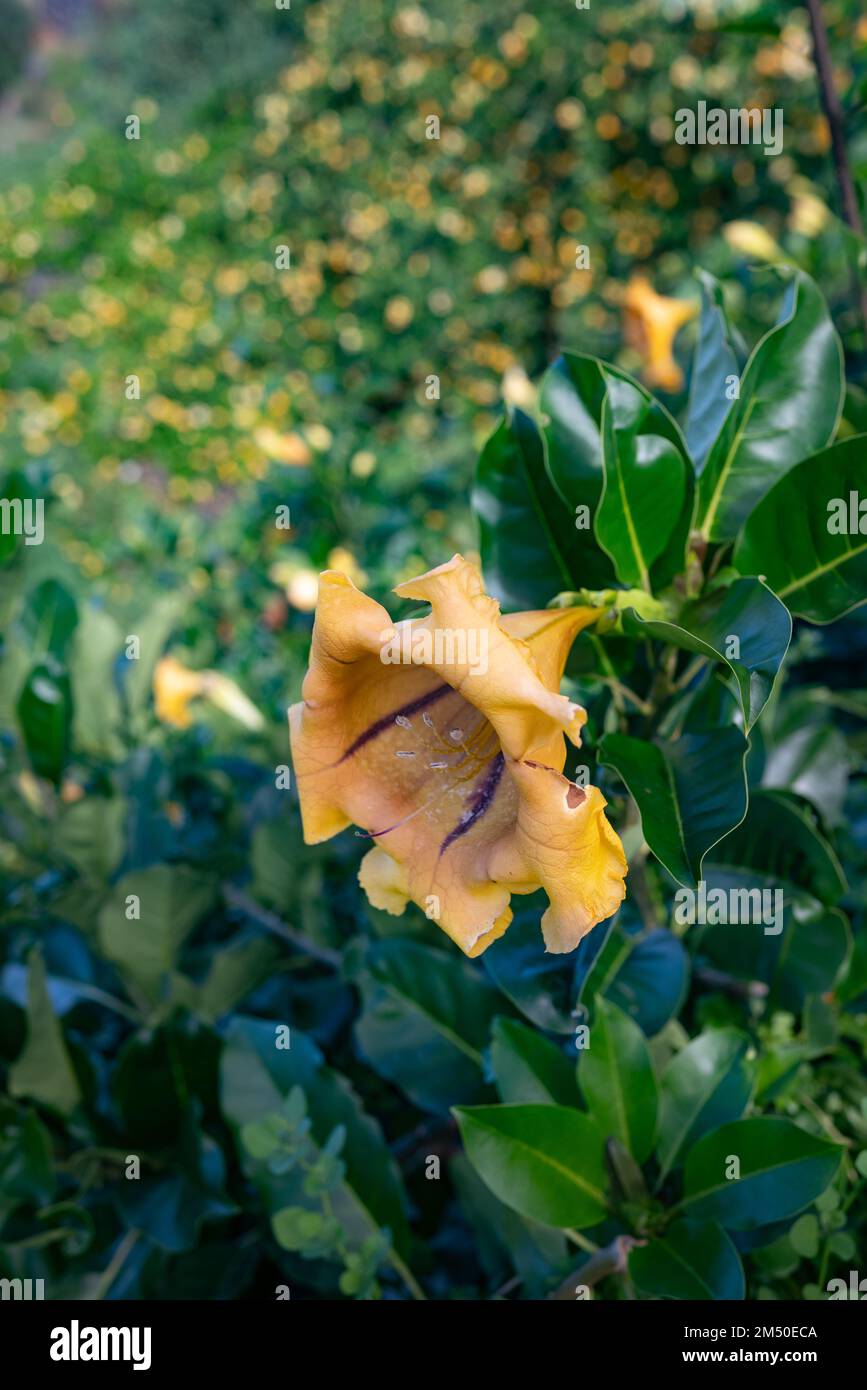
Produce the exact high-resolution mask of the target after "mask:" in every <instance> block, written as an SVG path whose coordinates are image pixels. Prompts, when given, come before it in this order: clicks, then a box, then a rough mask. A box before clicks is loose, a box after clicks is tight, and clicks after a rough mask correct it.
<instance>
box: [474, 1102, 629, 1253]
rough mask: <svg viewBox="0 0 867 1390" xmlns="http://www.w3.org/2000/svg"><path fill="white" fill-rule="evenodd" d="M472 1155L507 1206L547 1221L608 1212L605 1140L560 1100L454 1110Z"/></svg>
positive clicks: (588, 1219) (572, 1222) (597, 1217)
mask: <svg viewBox="0 0 867 1390" xmlns="http://www.w3.org/2000/svg"><path fill="white" fill-rule="evenodd" d="M455 1115H456V1117H457V1121H458V1125H459V1127H460V1131H461V1138H462V1139H463V1143H464V1148H465V1150H466V1154H467V1158H468V1159H469V1160H470V1163H472V1165H473V1167H474V1168H475V1169H476V1172H477V1173H478V1174H479V1175H480V1177H481V1178H483V1180H484V1181H485V1182H486V1183H487V1185H488V1187H489V1188H490V1189H491V1191H492V1192H493V1193H494V1195H495V1196H496V1197H499V1199H500V1201H501V1202H505V1204H506V1206H507V1207H512V1208H513V1210H515V1211H517V1212H519V1213H520V1214H521V1215H522V1216H526V1217H528V1218H529V1219H530V1220H531V1221H541V1222H542V1224H543V1225H546V1226H557V1227H560V1228H561V1229H562V1228H563V1227H569V1226H571V1227H579V1228H580V1227H581V1226H593V1225H595V1224H596V1223H597V1222H598V1221H601V1220H602V1218H603V1217H604V1216H605V1212H606V1204H605V1163H604V1139H603V1136H602V1135H601V1134H600V1132H599V1130H598V1129H597V1128H596V1126H595V1125H594V1124H593V1122H592V1121H591V1120H589V1119H588V1117H587V1116H586V1115H582V1114H581V1112H580V1111H578V1110H567V1109H566V1108H565V1107H564V1106H560V1105H479V1106H474V1107H472V1108H470V1109H463V1108H458V1109H456V1110H455Z"/></svg>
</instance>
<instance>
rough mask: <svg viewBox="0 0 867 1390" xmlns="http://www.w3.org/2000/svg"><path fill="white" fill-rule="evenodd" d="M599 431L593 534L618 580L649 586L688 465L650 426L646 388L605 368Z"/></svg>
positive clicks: (677, 514)
mask: <svg viewBox="0 0 867 1390" xmlns="http://www.w3.org/2000/svg"><path fill="white" fill-rule="evenodd" d="M605 379H606V384H607V394H606V398H605V402H604V404H603V407H602V420H601V435H602V459H603V465H604V472H605V485H604V488H603V491H602V497H601V499H600V501H599V506H598V508H597V510H596V516H595V523H594V525H595V531H596V539H597V540H598V542H599V544H600V545H601V547H602V549H603V550H604V551H605V553H606V554H607V555H609V556H610V557H611V561H612V563H613V565H614V569H615V571H616V574H617V578H618V579H619V580H620V582H621V583H622V584H627V585H631V586H634V587H640V588H643V589H647V590H649V589H650V571H651V567H652V565H653V563H654V561H655V560H657V559H659V557H660V555H661V554H662V553H663V551H664V550H665V548H666V545H667V544H668V542H669V540H670V538H671V536H672V533H673V531H674V529H675V526H676V525H677V522H678V519H679V517H680V514H681V511H682V509H683V504H684V499H685V497H686V477H687V465H686V461H685V460H684V457H683V454H682V453H681V451H680V449H679V448H678V447H677V446H676V445H675V444H674V443H673V442H672V440H671V439H669V438H666V437H665V436H664V435H660V434H655V433H653V432H652V430H651V429H650V427H649V426H650V420H651V417H652V409H651V403H650V401H649V399H648V397H647V395H646V393H645V392H643V391H641V390H640V389H639V388H638V387H637V386H633V385H632V384H631V383H630V382H628V381H624V380H623V379H622V378H621V377H619V376H618V375H617V374H616V373H611V374H610V375H609V374H607V373H606V378H605Z"/></svg>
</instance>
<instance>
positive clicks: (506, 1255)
mask: <svg viewBox="0 0 867 1390" xmlns="http://www.w3.org/2000/svg"><path fill="white" fill-rule="evenodd" d="M449 1177H450V1179H451V1181H452V1183H453V1184H454V1187H455V1190H456V1191H457V1194H458V1198H459V1200H460V1203H461V1206H462V1208H463V1211H464V1216H465V1217H466V1220H467V1223H468V1224H469V1226H470V1229H471V1231H472V1233H473V1237H474V1242H473V1243H474V1246H475V1251H476V1254H477V1255H478V1258H479V1259H480V1261H481V1263H482V1264H483V1266H484V1267H485V1269H486V1270H487V1271H488V1272H489V1273H490V1277H491V1280H492V1286H493V1287H494V1288H497V1287H499V1285H501V1284H502V1283H504V1282H505V1280H506V1279H507V1278H508V1275H509V1273H510V1272H511V1270H513V1269H514V1270H515V1271H516V1272H517V1273H518V1274H519V1275H520V1277H521V1280H522V1283H523V1286H524V1292H525V1294H526V1296H527V1297H528V1298H544V1297H545V1295H546V1294H547V1293H549V1292H550V1289H551V1283H552V1270H557V1269H559V1268H561V1267H563V1268H568V1266H567V1265H566V1260H567V1258H568V1249H569V1247H568V1245H567V1244H566V1238H565V1237H564V1236H563V1235H561V1233H560V1232H559V1231H555V1230H552V1228H551V1227H550V1226H542V1225H540V1223H539V1222H538V1221H528V1220H526V1219H525V1218H524V1217H523V1216H519V1215H518V1213H517V1212H516V1211H513V1210H512V1209H511V1207H507V1206H505V1205H504V1204H503V1203H502V1202H501V1201H499V1199H498V1198H497V1197H495V1196H494V1194H493V1192H491V1190H490V1188H489V1187H486V1186H485V1184H484V1183H483V1182H482V1180H481V1178H480V1177H479V1175H478V1173H477V1172H476V1171H475V1169H474V1168H473V1167H472V1165H471V1164H470V1163H468V1162H467V1159H466V1156H465V1155H464V1154H462V1153H458V1154H456V1155H455V1157H454V1158H453V1159H452V1160H451V1162H450V1163H449Z"/></svg>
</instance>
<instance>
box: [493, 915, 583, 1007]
mask: <svg viewBox="0 0 867 1390" xmlns="http://www.w3.org/2000/svg"><path fill="white" fill-rule="evenodd" d="M512 901H513V904H514V905H515V906H514V912H515V915H514V918H513V920H512V922H511V923H510V925H509V930H508V931H507V932H506V933H505V935H504V936H501V937H500V939H499V941H494V942H493V943H492V944H491V945H490V946H489V947H488V949H487V950H486V951H485V953H484V955H483V956H482V962H483V964H484V966H485V968H486V970H487V972H488V974H489V975H490V977H491V979H492V980H493V981H494V984H495V985H496V986H497V988H498V989H500V990H502V992H503V994H504V995H505V996H506V998H507V999H509V1000H511V1002H512V1003H513V1004H514V1005H515V1007H516V1008H517V1009H519V1010H520V1011H521V1013H522V1014H523V1015H524V1017H525V1018H528V1019H529V1020H530V1021H531V1023H535V1025H536V1027H537V1028H544V1029H545V1031H546V1032H548V1033H571V1032H573V1030H574V1028H575V1019H574V1016H573V1009H574V1008H575V999H576V995H577V992H578V986H577V984H576V980H575V974H576V961H575V960H573V958H572V957H571V956H555V955H551V954H550V953H549V952H548V951H546V950H545V943H544V941H543V940H542V929H541V927H540V925H539V923H540V920H541V916H542V913H543V911H544V910H545V904H544V902H543V901H542V895H541V894H536V895H535V901H534V900H532V899H530V900H525V901H524V902H523V903H522V902H521V900H520V899H518V900H517V903H516V900H515V899H513V900H512Z"/></svg>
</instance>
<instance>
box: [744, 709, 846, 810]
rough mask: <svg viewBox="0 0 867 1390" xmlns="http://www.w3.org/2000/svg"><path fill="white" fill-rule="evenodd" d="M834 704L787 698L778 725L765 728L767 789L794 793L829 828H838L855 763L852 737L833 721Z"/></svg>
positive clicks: (764, 784) (764, 780)
mask: <svg viewBox="0 0 867 1390" xmlns="http://www.w3.org/2000/svg"><path fill="white" fill-rule="evenodd" d="M831 713H832V712H831V709H830V707H829V706H827V705H825V704H823V703H821V702H819V701H818V700H811V699H809V698H807V697H805V698H803V699H799V698H797V697H796V698H795V699H791V698H790V699H787V700H786V701H785V703H784V705H783V708H782V711H781V710H780V707H779V706H778V707H777V712H776V716H775V719H774V723H773V727H772V729H771V730H770V731H768V730H765V731H764V733H765V757H764V765H763V767H762V771H761V783H762V787H763V788H767V789H768V790H770V791H773V790H780V791H788V792H793V793H794V794H795V795H796V796H799V797H802V798H804V800H805V801H808V802H810V804H811V805H812V806H813V807H814V808H815V809H816V810H817V811H818V812H819V814H820V815H821V817H822V820H823V822H824V823H825V824H826V825H834V826H836V825H838V824H839V823H840V822H841V820H842V819H843V808H844V803H845V800H846V790H847V787H848V782H849V770H850V765H851V763H852V761H853V759H852V755H851V754H850V752H849V749H848V745H847V741H846V736H845V734H844V733H843V731H842V730H841V729H840V728H839V727H838V726H837V724H836V723H833V722H831V717H830V716H831Z"/></svg>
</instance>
